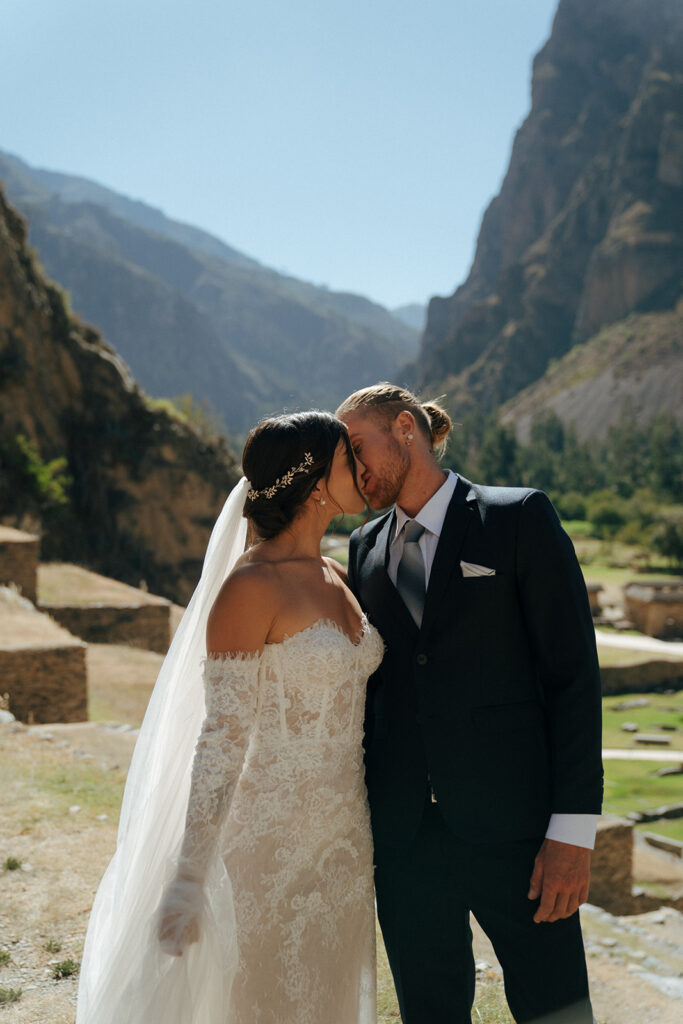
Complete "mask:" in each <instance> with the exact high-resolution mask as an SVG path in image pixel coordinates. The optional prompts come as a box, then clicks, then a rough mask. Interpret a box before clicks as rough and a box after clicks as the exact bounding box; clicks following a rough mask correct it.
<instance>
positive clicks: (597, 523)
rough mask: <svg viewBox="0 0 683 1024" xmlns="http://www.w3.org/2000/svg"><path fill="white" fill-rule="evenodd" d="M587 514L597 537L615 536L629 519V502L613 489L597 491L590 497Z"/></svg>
mask: <svg viewBox="0 0 683 1024" xmlns="http://www.w3.org/2000/svg"><path fill="white" fill-rule="evenodd" d="M586 516H587V518H588V520H589V521H590V522H591V524H592V525H593V527H594V532H595V536H596V537H613V536H614V534H615V533H616V532H617V530H618V529H619V527H620V526H623V525H624V523H625V522H627V520H628V504H627V502H626V501H625V500H624V499H623V498H620V497H619V495H618V494H614V493H613V492H612V491H608V490H603V491H596V492H595V493H594V494H591V495H589V497H588V501H587V503H586Z"/></svg>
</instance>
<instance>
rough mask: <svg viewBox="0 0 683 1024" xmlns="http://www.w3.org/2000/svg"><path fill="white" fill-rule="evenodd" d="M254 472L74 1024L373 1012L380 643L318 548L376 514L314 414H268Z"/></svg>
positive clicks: (198, 615)
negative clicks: (335, 525) (352, 521)
mask: <svg viewBox="0 0 683 1024" xmlns="http://www.w3.org/2000/svg"><path fill="white" fill-rule="evenodd" d="M242 465H243V469H244V473H245V479H243V480H242V481H240V483H239V484H238V485H237V486H236V487H235V488H234V490H233V492H232V493H231V494H230V497H229V498H228V501H227V502H226V505H225V507H224V509H223V512H222V513H221V516H220V517H219V519H218V522H217V523H216V526H215V528H214V531H213V534H212V536H211V541H210V543H209V547H208V550H207V554H206V559H205V563H204V570H203V573H202V578H201V580H200V583H199V585H198V587H197V590H196V591H195V594H194V596H193V598H192V601H191V602H190V604H189V606H188V609H187V611H186V613H185V615H184V617H183V621H182V623H181V625H180V627H179V629H178V632H177V633H176V636H175V638H174V641H173V644H172V645H171V648H170V650H169V653H168V655H167V657H166V659H165V661H164V664H163V666H162V669H161V672H160V674H159V678H158V680H157V684H156V686H155V688H154V692H153V694H152V698H151V700H150V704H149V708H148V711H147V714H146V716H145V721H144V723H143V725H142V729H141V732H140V736H139V738H138V742H137V744H136V749H135V754H134V757H133V762H132V764H131V770H130V773H129V777H128V782H127V785H126V792H125V795H124V800H123V806H122V812H121V822H120V826H119V839H118V845H117V851H116V854H115V855H114V858H113V860H112V862H111V864H110V865H109V868H108V869H107V872H106V874H105V876H104V878H103V880H102V883H101V885H100V888H99V890H98V893H97V897H96V900H95V904H94V906H93V911H92V915H91V919H90V925H89V928H88V935H87V938H86V945H85V951H84V957H83V965H82V969H81V981H80V987H79V1003H78V1013H77V1024H124V1022H125V1024H143V1022H144V1024H320V1022H321V1021H329V1022H334V1024H372V1022H374V1021H375V1018H376V1011H375V962H374V936H375V920H374V894H373V880H372V844H371V836H370V825H369V816H368V809H367V800H366V794H365V785H364V774H363V751H362V734H363V717H364V704H365V684H366V681H367V678H368V676H369V675H370V674H371V673H372V672H373V671H374V670H375V669H376V668H377V666H378V665H379V662H380V660H381V656H382V641H381V639H380V637H379V635H378V633H377V632H376V631H375V630H374V628H373V627H372V626H371V625H370V624H369V623H368V621H367V620H366V619H365V618H364V616H363V615H362V614H361V610H360V607H359V605H358V603H357V601H356V599H355V598H354V597H353V595H352V594H351V592H350V590H349V589H348V587H347V585H346V578H345V574H344V572H343V570H342V569H341V567H340V566H339V565H337V563H336V562H334V561H333V560H331V559H328V558H324V557H322V556H321V554H320V540H321V538H322V536H323V534H324V532H325V529H326V528H327V526H328V525H329V523H330V521H331V519H332V518H333V517H334V516H335V515H336V514H337V513H338V512H340V511H342V510H343V511H345V512H359V511H361V510H362V509H363V507H364V501H363V498H362V497H361V495H360V493H359V491H358V488H357V486H356V478H355V463H354V456H353V452H352V450H351V446H350V443H349V440H348V436H347V434H346V429H345V427H344V425H343V424H342V423H341V422H340V421H339V420H337V419H336V418H335V417H333V416H331V415H330V414H328V413H322V412H306V413H299V414H293V415H287V416H280V417H277V418H274V419H269V420H265V421H264V422H262V423H260V424H259V425H258V426H257V427H256V428H255V429H254V430H253V431H252V432H251V434H250V435H249V438H248V440H247V443H246V446H245V448H244V453H243V459H242ZM243 517H246V519H247V520H248V522H249V525H250V527H251V529H252V532H253V535H254V536H255V538H256V542H255V543H254V544H253V545H252V546H251V547H249V548H248V549H247V550H246V551H245V550H244V546H245V535H246V522H245V519H244V518H243ZM204 635H205V636H206V648H205V650H204ZM205 652H206V657H204V658H203V655H204V653H205ZM202 660H203V673H202V669H201V663H202ZM202 675H203V678H202ZM202 718H203V725H202V724H201V722H202ZM200 727H201V728H200ZM197 736H199V738H198V739H197ZM193 751H194V755H193Z"/></svg>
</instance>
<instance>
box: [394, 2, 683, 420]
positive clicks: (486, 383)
mask: <svg viewBox="0 0 683 1024" xmlns="http://www.w3.org/2000/svg"><path fill="white" fill-rule="evenodd" d="M681 53H683V5H682V4H681V3H680V0H593V2H592V3H590V4H588V3H586V2H585V0H560V3H559V7H558V10H557V14H556V17H555V21H554V24H553V29H552V35H551V37H550V39H549V40H548V42H547V43H546V45H545V46H544V47H543V48H542V50H541V51H540V52H539V54H538V55H537V56H536V58H535V60H534V67H533V82H532V105H531V112H530V114H529V116H528V117H527V119H526V121H525V122H524V124H523V125H522V127H521V128H520V129H519V131H518V133H517V136H516V138H515V142H514V146H513V149H512V154H511V157H510V164H509V167H508V171H507V174H506V176H505V180H504V182H503V185H502V188H501V191H500V194H499V195H498V196H496V198H495V199H494V200H493V201H492V203H491V204H490V206H489V208H488V209H487V211H486V213H485V214H484V217H483V220H482V224H481V230H480V234H479V239H478V244H477V250H476V255H475V258H474V262H473V265H472V269H471V271H470V274H469V276H468V278H467V280H466V282H465V283H464V284H463V285H462V286H461V287H460V288H459V289H458V290H457V291H456V292H455V293H454V295H452V296H451V297H450V298H445V299H444V298H435V299H432V301H431V303H430V305H429V312H428V321H427V327H426V330H425V334H424V338H423V347H422V352H421V355H420V358H419V360H418V361H417V363H416V364H415V365H414V367H413V370H412V373H413V376H414V379H415V381H416V383H417V384H418V386H421V387H422V388H423V389H424V390H430V391H434V390H436V391H445V392H447V395H448V402H449V405H450V407H451V409H452V410H453V411H454V412H455V413H456V414H461V415H462V414H465V413H466V412H467V411H468V410H470V409H472V408H474V407H479V408H482V409H484V410H493V409H495V408H496V407H497V406H499V405H500V404H501V403H503V402H506V401H508V400H510V399H512V398H513V396H516V395H518V394H519V392H520V391H522V390H523V389H524V388H527V387H528V386H529V385H531V384H533V383H534V382H535V381H539V380H540V379H541V378H542V377H543V375H544V374H545V373H546V370H547V369H548V367H549V366H550V365H551V364H552V362H553V361H554V360H558V359H559V360H561V359H562V357H563V356H565V355H566V354H567V353H568V352H570V350H571V349H572V347H573V346H574V345H576V344H578V343H583V342H588V341H590V339H593V338H595V341H590V344H589V346H588V348H589V349H590V352H591V353H596V352H599V351H600V349H601V346H603V345H606V344H607V339H608V338H611V337H612V338H613V337H616V336H617V335H619V329H618V328H617V329H615V330H616V333H615V334H613V335H611V334H609V332H608V333H607V334H604V333H603V334H599V333H598V332H599V331H600V330H601V328H603V327H605V326H606V325H610V324H617V323H618V322H620V321H622V320H624V318H625V317H627V316H629V315H630V314H638V315H644V314H649V315H654V316H656V315H660V314H662V315H663V316H664V318H663V319H662V321H661V329H660V327H655V326H654V325H655V323H656V321H655V320H652V319H647V320H643V321H638V323H640V324H641V325H647V329H644V333H643V334H642V335H639V336H640V343H641V344H642V345H643V346H645V349H646V351H644V352H643V353H642V357H641V364H642V365H646V364H651V363H653V362H654V361H656V360H658V359H659V358H660V356H661V357H662V358H664V356H663V354H662V352H661V350H660V348H659V347H658V346H659V339H661V336H662V332H664V333H666V332H667V331H669V330H674V329H675V328H676V327H677V325H678V323H679V321H678V320H677V319H676V318H675V317H674V318H671V317H667V316H666V315H665V314H666V313H667V311H671V310H673V309H674V307H675V306H676V303H677V302H678V300H679V298H680V296H681V294H682V288H681V281H682V278H683V66H682V63H681ZM627 323H628V324H631V321H627ZM632 329H635V328H633V327H632V326H631V327H629V328H628V330H629V331H630V330H632ZM596 335H597V337H596ZM669 340H670V341H673V339H672V338H669ZM634 344H636V342H635V341H634ZM650 346H652V347H650ZM664 347H665V348H666V345H665V346H664ZM667 352H668V354H667V355H666V361H665V364H663V365H666V366H667V367H669V368H670V366H671V363H670V361H669V360H670V359H673V361H674V364H675V365H676V366H678V365H679V363H678V361H679V360H680V358H681V356H680V349H678V350H677V354H676V353H671V352H669V350H667ZM576 358H577V359H586V358H588V357H586V356H585V355H584V356H579V355H577V357H576ZM561 365H563V366H564V365H565V364H561ZM567 365H568V364H567ZM572 365H574V364H572ZM581 365H582V367H584V369H585V364H584V363H582V364H581ZM562 372H564V369H563V371H562ZM586 372H588V370H586ZM553 373H555V374H556V373H559V368H558V370H557V371H553ZM590 375H591V378H592V379H593V385H592V388H593V390H591V391H590V394H591V400H592V401H593V403H594V405H593V413H592V415H591V416H589V422H590V423H591V429H595V430H602V429H604V426H605V423H606V422H607V421H608V420H609V417H610V415H611V403H612V401H614V400H616V397H617V396H621V391H620V390H619V389H616V391H615V390H614V389H613V388H612V384H611V383H610V381H612V376H610V374H607V375H605V374H602V373H600V374H593V370H592V369H591V370H590ZM659 376H660V378H661V379H662V381H663V376H664V373H663V372H662V373H661V374H660V375H659ZM636 380H637V378H636V376H634V377H633V378H632V385H633V388H635V389H636V390H637V388H636ZM556 384H557V377H556V376H552V375H551V376H550V378H548V380H547V381H546V382H544V384H543V387H542V388H541V387H539V389H537V390H535V391H529V392H527V393H526V396H525V397H524V398H523V399H522V398H520V399H519V403H518V404H516V405H514V404H513V405H511V406H510V412H509V415H510V416H512V415H513V414H514V415H515V417H517V412H518V411H519V410H521V409H522V408H523V409H524V410H525V412H524V416H527V415H528V411H529V409H530V407H531V406H532V405H533V402H535V401H536V400H538V401H539V402H540V401H545V400H546V398H547V396H548V394H549V393H550V391H552V389H553V388H554V387H555V385H556ZM603 386H604V387H605V388H606V389H607V390H606V391H604V392H603V391H602V387H603ZM646 390H647V389H646V388H645V387H644V388H643V394H642V396H639V395H640V393H639V394H638V395H636V405H637V406H639V407H642V408H643V409H646V408H649V407H650V405H651V404H652V401H654V399H648V398H647V397H646V395H645V391H646ZM581 394H583V395H584V396H585V395H587V394H588V391H586V390H584V391H582V392H581ZM653 394H654V392H653ZM543 396H545V397H543ZM610 396H611V397H610ZM660 398H661V401H663V402H666V403H672V404H669V405H668V407H669V408H672V409H673V408H676V410H679V409H680V405H681V403H680V393H679V394H678V396H675V395H674V394H673V392H672V390H671V389H670V388H667V387H665V386H663V387H662V390H661V393H660ZM577 403H578V404H577V407H576V410H573V407H571V403H570V402H569V399H568V398H567V401H566V402H565V401H560V400H559V399H558V400H557V402H556V406H557V409H558V411H560V410H562V411H563V412H566V414H567V415H569V413H570V412H572V411H577V410H578V409H579V407H580V408H581V409H582V411H583V413H585V414H586V415H587V409H586V408H585V403H583V400H582V401H581V402H579V400H578V397H577ZM582 403H583V404H582ZM514 410H516V411H514ZM513 411H514V413H513ZM520 415H521V413H520Z"/></svg>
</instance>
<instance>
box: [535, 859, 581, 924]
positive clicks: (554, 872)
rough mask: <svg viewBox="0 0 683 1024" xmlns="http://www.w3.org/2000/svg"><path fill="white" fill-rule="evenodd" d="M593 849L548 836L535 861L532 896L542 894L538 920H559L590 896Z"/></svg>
mask: <svg viewBox="0 0 683 1024" xmlns="http://www.w3.org/2000/svg"><path fill="white" fill-rule="evenodd" d="M590 880H591V851H590V850H588V849H586V848H585V847H584V846H572V845H571V843H559V842H557V840H555V839H544V840H543V845H542V846H541V849H540V850H539V851H538V853H537V855H536V860H535V861H534V870H533V872H532V875H531V882H530V885H529V893H528V896H529V899H530V900H537V899H538V898H539V896H540V897H541V902H540V903H539V905H538V908H537V910H536V913H535V914H534V921H536V923H537V924H538V923H539V922H540V921H559V920H560V919H561V918H563V917H571V915H572V914H573V913H574V912H575V911H576V910H578V909H579V907H580V906H581V904H582V903H585V902H586V900H587V899H588V887H589V885H590Z"/></svg>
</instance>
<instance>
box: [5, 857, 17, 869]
mask: <svg viewBox="0 0 683 1024" xmlns="http://www.w3.org/2000/svg"><path fill="white" fill-rule="evenodd" d="M20 867H21V861H20V860H17V858H16V857H8V858H7V860H6V861H5V871H18V870H19V868H20Z"/></svg>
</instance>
